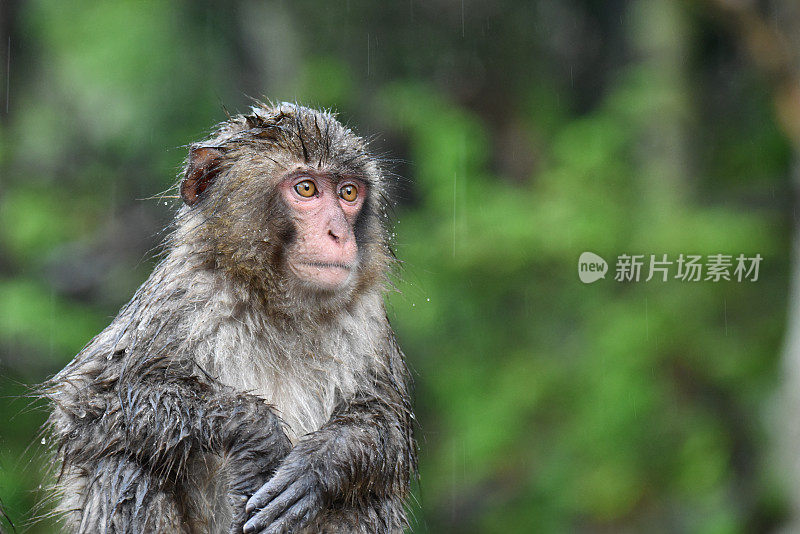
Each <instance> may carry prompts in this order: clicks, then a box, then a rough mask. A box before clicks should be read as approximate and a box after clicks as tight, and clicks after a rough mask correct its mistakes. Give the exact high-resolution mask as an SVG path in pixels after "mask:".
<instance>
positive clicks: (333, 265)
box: [300, 261, 353, 271]
mask: <svg viewBox="0 0 800 534" xmlns="http://www.w3.org/2000/svg"><path fill="white" fill-rule="evenodd" d="M300 264H301V265H307V266H309V267H316V268H318V269H345V270H346V271H352V270H353V266H352V265H347V264H346V263H334V262H327V261H301V262H300Z"/></svg>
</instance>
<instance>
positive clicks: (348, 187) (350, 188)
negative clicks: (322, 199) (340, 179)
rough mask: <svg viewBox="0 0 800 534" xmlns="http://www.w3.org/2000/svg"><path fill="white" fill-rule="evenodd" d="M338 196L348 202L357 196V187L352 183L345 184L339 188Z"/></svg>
mask: <svg viewBox="0 0 800 534" xmlns="http://www.w3.org/2000/svg"><path fill="white" fill-rule="evenodd" d="M339 196H340V197H342V198H343V199H345V200H346V201H348V202H353V201H354V200H355V199H357V198H358V188H357V187H356V186H354V185H353V184H345V185H343V186H342V188H341V189H339Z"/></svg>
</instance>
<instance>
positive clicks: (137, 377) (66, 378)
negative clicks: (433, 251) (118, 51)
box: [45, 103, 416, 533]
mask: <svg viewBox="0 0 800 534" xmlns="http://www.w3.org/2000/svg"><path fill="white" fill-rule="evenodd" d="M180 194H181V197H182V199H183V206H182V207H181V208H180V210H179V211H178V213H177V215H176V218H175V222H174V227H173V230H172V233H171V234H170V236H169V237H168V239H167V243H166V247H165V252H164V256H163V259H162V260H161V262H160V263H159V264H158V266H157V267H156V268H155V270H154V272H153V273H152V275H151V276H150V277H149V278H148V280H147V281H146V282H145V283H144V284H143V285H142V286H141V287H140V288H139V290H138V291H137V292H136V294H135V295H134V296H133V298H132V299H131V301H130V302H129V303H128V304H127V305H126V306H125V307H124V308H123V309H122V310H121V311H120V313H119V315H117V317H116V318H115V319H114V320H113V322H112V323H111V324H110V325H109V326H108V327H107V328H106V329H105V330H103V331H102V332H101V333H100V334H99V335H98V336H97V337H95V338H94V339H93V340H92V341H91V342H89V344H88V345H87V346H86V347H85V348H84V349H83V350H82V351H81V352H80V353H79V354H78V355H77V357H76V358H75V359H74V360H73V361H72V362H71V363H70V364H68V365H67V366H66V367H65V368H64V369H63V370H62V371H61V372H59V373H58V374H57V375H56V376H55V377H54V378H53V379H52V380H51V381H50V382H48V383H47V384H46V386H45V395H46V397H47V398H48V399H49V400H50V402H51V405H52V414H51V416H50V419H49V428H50V430H51V432H52V433H53V437H54V440H53V442H54V447H55V448H56V451H55V454H56V458H57V463H58V465H59V466H60V469H59V474H58V482H57V488H56V495H57V499H58V500H59V503H60V504H59V513H60V514H62V516H63V519H64V524H65V530H66V531H68V532H80V533H98V532H106V533H145V532H159V533H160V532H182V533H201V532H202V533H205V532H213V533H217V532H236V533H241V532H246V533H251V532H254V533H257V532H258V533H260V532H264V533H279V532H313V533H317V532H356V533H359V532H360V533H373V532H375V533H384V532H392V533H394V532H402V531H403V528H404V527H405V525H406V512H405V501H406V498H407V496H408V494H409V485H410V478H411V476H412V473H414V472H415V469H416V452H415V443H414V439H413V435H412V420H413V414H412V411H411V405H410V400H409V393H408V389H407V387H408V386H407V371H406V366H405V363H404V360H403V355H402V353H401V351H400V349H399V348H398V345H397V343H396V341H395V338H394V334H393V332H392V329H391V327H390V326H389V323H388V320H387V318H386V313H385V311H384V306H383V299H382V292H383V289H384V286H385V284H386V273H387V270H388V269H389V267H390V266H391V264H392V262H393V257H392V254H391V251H390V249H389V245H388V233H387V229H386V227H385V224H384V216H383V215H382V213H383V212H384V207H385V206H384V202H385V199H386V184H385V180H384V174H383V172H382V170H381V168H380V166H379V164H378V162H377V160H376V159H375V158H374V157H372V156H371V155H370V153H369V152H368V150H367V147H366V145H365V144H364V142H363V141H362V140H361V139H360V138H359V137H357V136H356V135H355V134H354V133H353V132H352V131H350V130H349V129H347V128H345V127H344V126H342V124H340V123H339V122H338V121H337V120H336V119H335V118H334V117H333V116H332V115H331V114H329V113H325V112H320V111H315V110H312V109H308V108H305V107H301V106H298V105H294V104H285V103H284V104H278V105H271V104H261V103H259V104H257V105H255V106H254V107H253V108H252V110H251V113H250V114H248V115H240V116H236V117H232V118H230V119H229V120H228V121H226V122H224V123H222V124H220V125H219V126H218V128H217V130H216V131H215V132H214V133H213V134H212V135H211V137H210V138H208V139H206V140H205V141H203V142H200V143H196V144H194V145H192V146H191V147H190V151H189V155H188V157H187V160H186V165H185V172H184V175H183V178H182V180H181V183H180Z"/></svg>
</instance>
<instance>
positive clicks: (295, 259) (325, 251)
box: [279, 172, 367, 290]
mask: <svg viewBox="0 0 800 534" xmlns="http://www.w3.org/2000/svg"><path fill="white" fill-rule="evenodd" d="M279 188H280V191H281V194H282V195H283V198H284V200H285V201H286V205H287V206H288V207H289V212H290V213H291V214H292V217H293V219H294V223H295V227H296V229H297V238H296V240H295V242H294V243H293V244H292V246H291V248H290V249H289V251H288V255H287V261H288V263H289V268H290V269H291V270H292V272H293V273H294V274H295V275H296V276H297V277H298V278H299V279H300V280H303V281H304V282H308V283H310V284H312V285H314V286H315V287H317V288H320V289H327V290H333V289H337V288H339V287H341V286H343V285H345V283H346V282H348V281H349V280H352V279H353V277H354V275H355V272H356V269H357V267H358V246H357V244H356V238H355V234H354V232H353V228H354V225H355V222H356V218H357V217H358V214H359V212H360V211H361V207H362V206H363V204H364V199H365V198H366V193H367V188H366V185H365V184H364V183H363V182H361V181H359V180H354V179H343V180H334V179H333V178H332V177H330V176H329V175H325V174H316V173H306V172H300V173H294V174H292V175H291V176H289V177H288V178H286V179H285V180H283V182H281V184H280V186H279Z"/></svg>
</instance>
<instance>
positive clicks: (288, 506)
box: [244, 483, 310, 534]
mask: <svg viewBox="0 0 800 534" xmlns="http://www.w3.org/2000/svg"><path fill="white" fill-rule="evenodd" d="M259 491H260V490H259ZM307 493H308V492H307V488H306V487H305V485H304V484H300V483H294V484H291V485H290V486H289V487H288V488H286V490H285V491H283V492H281V493H280V494H279V495H278V496H277V497H275V498H273V499H272V500H270V501H269V504H267V506H266V507H264V508H262V509H261V510H259V511H258V512H256V513H255V514H254V515H253V517H251V518H250V519H249V520H248V521H247V523H245V524H244V532H245V534H250V533H253V532H262V531H263V530H264V529H266V528H267V527H273V526H276V525H275V524H276V523H278V521H276V520H279V519H280V520H286V521H291V523H289V524H294V522H296V521H297V520H299V519H300V518H302V517H303V516H304V515H305V513H306V512H308V510H309V504H310V503H309V502H307V501H309V499H303V497H305V496H306V495H307ZM281 523H282V524H283V523H285V521H281ZM289 524H286V525H285V526H287V527H288V526H289Z"/></svg>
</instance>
